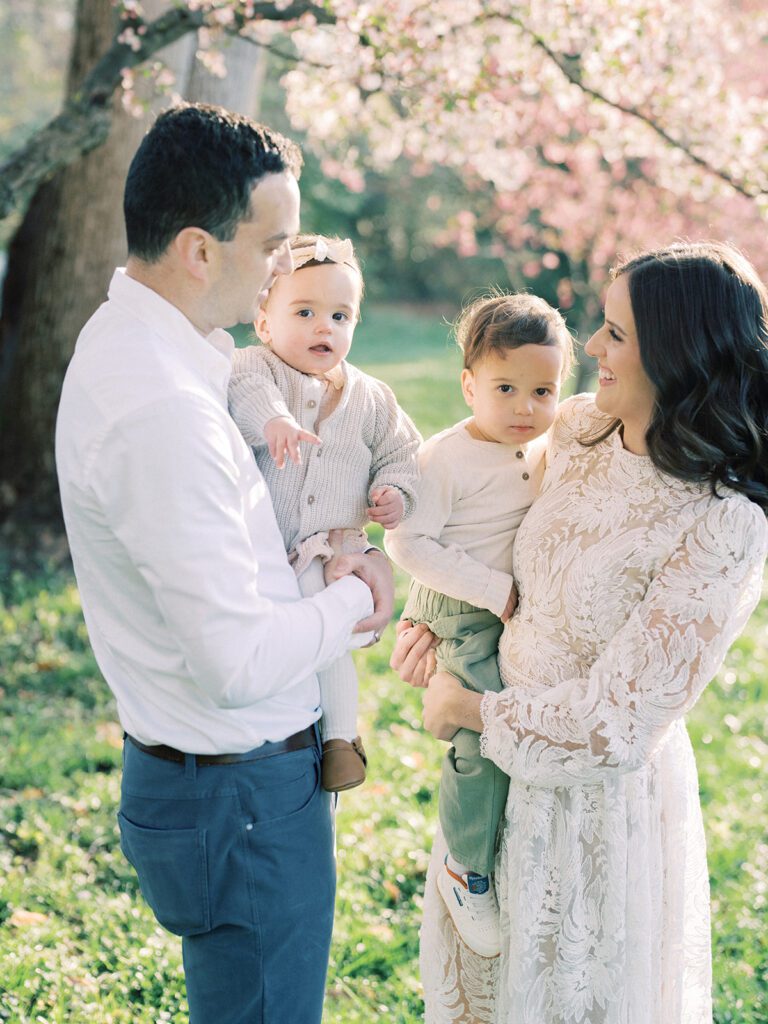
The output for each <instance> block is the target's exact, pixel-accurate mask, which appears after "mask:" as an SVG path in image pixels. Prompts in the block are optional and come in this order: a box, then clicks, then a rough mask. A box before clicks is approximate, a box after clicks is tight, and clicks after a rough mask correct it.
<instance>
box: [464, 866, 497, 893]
mask: <svg viewBox="0 0 768 1024" xmlns="http://www.w3.org/2000/svg"><path fill="white" fill-rule="evenodd" d="M490 884H491V880H490V878H489V877H488V875H476V874H475V872H474V871H468V872H467V889H469V891H470V892H473V893H474V894H475V895H476V896H482V895H483V894H484V893H486V892H488V889H489V888H490Z"/></svg>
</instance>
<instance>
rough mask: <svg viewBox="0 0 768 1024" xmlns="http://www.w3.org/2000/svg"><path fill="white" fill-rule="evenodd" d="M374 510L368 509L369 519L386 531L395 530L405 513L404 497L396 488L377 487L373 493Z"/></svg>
mask: <svg viewBox="0 0 768 1024" xmlns="http://www.w3.org/2000/svg"><path fill="white" fill-rule="evenodd" d="M371 501H372V502H373V508H369V509H368V518H369V519H370V520H371V522H373V523H378V524H379V525H380V526H383V527H384V529H385V530H394V528H395V527H396V526H397V524H398V523H399V522H400V520H401V519H402V518H403V513H404V512H405V503H404V502H403V496H402V494H401V493H400V491H398V489H397V488H396V487H377V488H376V489H375V490H373V491H371Z"/></svg>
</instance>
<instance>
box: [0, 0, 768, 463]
mask: <svg viewBox="0 0 768 1024" xmlns="http://www.w3.org/2000/svg"><path fill="white" fill-rule="evenodd" d="M116 7H117V8H118V10H119V13H120V18H121V24H120V27H119V31H118V33H117V34H116V36H115V37H114V39H113V42H112V44H111V45H110V46H109V47H108V48H107V50H106V51H105V52H104V54H103V55H102V57H101V58H100V59H98V60H97V61H96V63H95V64H94V66H93V68H92V70H91V72H90V73H89V74H88V75H86V77H85V79H84V80H83V82H82V85H81V87H80V88H79V89H78V90H76V91H75V92H73V93H72V95H70V96H69V98H68V99H67V102H66V104H65V106H64V108H63V109H62V112H61V114H60V115H59V116H58V117H57V118H55V119H54V120H53V121H52V122H51V123H50V124H49V125H48V126H46V127H45V128H43V129H42V130H40V131H39V132H37V133H35V134H34V135H33V136H32V137H31V138H30V139H29V140H28V142H27V143H26V145H25V146H24V147H23V148H22V149H21V150H20V151H19V152H17V153H16V154H15V155H14V156H12V157H11V158H10V160H9V161H8V162H7V163H6V164H5V165H4V167H2V168H0V216H5V215H7V214H8V213H9V211H11V210H13V209H18V208H20V207H21V208H23V206H24V204H25V203H26V202H28V200H29V197H30V195H31V194H32V192H33V190H34V189H35V188H37V186H38V185H39V184H40V183H41V182H42V181H44V180H45V179H46V178H47V177H49V176H50V175H51V174H53V173H54V172H56V171H57V170H59V169H60V168H61V167H63V166H66V165H67V164H69V163H71V162H72V161H73V160H74V159H76V158H78V157H79V156H80V154H82V153H83V152H87V151H89V150H93V149H94V148H96V147H98V146H99V145H101V144H102V142H103V141H104V139H105V138H106V136H107V134H108V132H109V127H110V123H111V119H112V105H111V98H112V97H113V96H114V95H116V94H120V95H122V101H123V105H124V106H125V107H127V108H129V109H130V108H131V106H132V105H133V104H134V103H135V93H134V85H135V80H136V76H137V74H142V75H143V74H145V73H146V72H149V73H151V74H152V75H153V76H154V77H155V79H156V82H157V84H158V87H159V88H162V89H164V90H165V91H166V94H167V96H168V98H169V101H170V100H171V99H172V98H173V97H174V89H175V83H174V81H173V79H172V76H171V75H170V74H169V72H168V69H167V68H164V67H163V66H162V65H161V64H160V62H159V61H158V59H157V57H158V54H159V52H160V51H161V50H162V48H163V47H166V46H168V44H170V43H172V42H174V41H176V40H178V39H181V38H182V37H184V36H187V35H189V34H191V33H196V34H197V36H198V46H199V53H200V58H201V59H202V60H203V61H204V62H205V64H206V66H207V67H208V68H209V69H210V70H213V71H215V72H218V73H223V72H224V71H225V61H224V54H225V44H226V42H227V40H228V39H230V38H231V37H232V36H237V37H238V38H239V39H241V40H246V41H248V42H250V43H252V44H253V46H254V47H256V48H258V49H259V50H261V51H262V52H263V51H273V52H275V53H278V54H280V55H281V56H282V57H286V56H287V57H288V59H289V60H290V63H291V68H290V70H289V71H288V72H287V73H286V74H285V75H284V78H283V85H284V88H285V94H286V103H287V112H288V115H289V117H290V120H291V123H292V124H293V125H294V127H295V128H296V129H299V130H301V131H302V132H304V133H305V138H306V144H307V145H308V146H310V147H311V148H312V149H314V150H316V151H317V152H318V153H319V154H322V156H323V158H324V161H325V164H324V166H325V167H326V169H327V171H328V173H331V174H334V175H335V176H337V177H338V178H340V180H342V181H344V182H345V183H346V184H347V185H348V186H349V187H351V188H354V189H360V188H362V187H364V175H365V173H366V169H367V168H373V169H376V170H377V171H378V172H382V171H386V169H387V168H390V167H392V166H393V164H394V163H395V161H398V163H399V164H400V163H401V162H402V159H403V158H405V159H406V160H407V161H409V164H410V166H411V167H412V169H413V171H412V173H414V174H420V175H424V174H426V173H428V172H429V169H430V168H433V167H438V166H439V167H442V168H446V167H447V168H452V169H454V170H455V172H456V173H458V174H460V175H461V176H462V178H463V179H464V180H465V181H466V184H467V189H468V193H467V194H468V201H467V209H466V210H465V211H464V212H463V213H461V214H460V215H458V216H456V217H454V218H453V220H452V221H451V222H449V223H447V224H445V225H444V226H443V228H442V229H441V232H440V233H439V234H438V235H437V236H436V238H435V242H436V243H437V244H450V245H453V246H455V247H456V248H457V249H458V250H459V251H461V252H463V253H465V254H467V255H470V254H471V253H472V252H474V251H476V248H477V245H478V237H480V235H479V232H481V233H482V235H483V236H485V235H488V233H489V230H490V234H491V236H492V238H493V241H492V243H491V248H492V250H493V251H494V252H496V253H497V254H498V255H500V256H501V257H502V258H503V259H504V260H505V261H506V262H507V263H508V265H509V266H510V269H514V270H515V272H516V273H522V274H524V275H526V276H528V277H530V278H535V277H536V276H537V274H538V273H539V272H540V271H541V270H542V268H544V269H548V270H550V271H555V270H557V271H558V272H560V271H562V275H561V281H560V298H561V303H562V305H563V306H566V307H567V306H568V305H569V303H570V302H571V301H572V300H573V297H574V295H576V294H577V293H581V294H582V295H586V296H592V301H593V302H596V299H595V298H594V297H595V296H596V294H597V290H598V289H599V287H600V285H601V282H602V281H603V280H604V277H605V273H606V268H607V267H608V266H609V264H610V263H611V262H612V261H613V259H614V258H615V256H616V253H617V252H618V251H620V250H623V249H627V248H633V247H636V246H643V245H648V244H653V243H655V242H666V241H668V240H669V239H670V237H674V236H681V235H682V236H689V237H695V236H700V235H712V236H719V237H726V238H729V239H731V240H733V241H734V242H736V243H737V244H739V245H741V246H742V247H743V248H744V249H745V250H746V251H747V253H748V255H750V256H751V258H752V259H753V260H754V261H755V262H756V263H757V264H758V266H759V267H760V268H761V269H762V270H763V272H766V271H768V255H766V252H765V250H766V247H765V245H764V237H765V229H766V220H768V99H767V98H766V97H767V96H768V90H767V89H766V86H768V70H766V69H767V68H768V62H767V61H766V60H765V56H766V54H765V44H764V42H763V40H765V39H766V38H768V11H766V9H765V7H764V4H762V3H761V2H759V0H527V2H526V0H520V2H513V0H483V2H481V0H429V2H424V0H364V2H362V3H361V2H353V0H275V2H273V3H259V2H256V0H186V2H177V3H176V4H175V5H174V6H172V7H170V8H169V9H168V10H167V11H165V12H164V13H163V14H161V15H160V16H159V17H156V18H153V19H150V18H148V17H146V16H145V14H144V12H143V10H142V8H141V6H140V4H139V3H138V2H136V0H121V2H118V3H116ZM0 337H1V335H0ZM73 341H74V339H71V340H70V342H69V343H70V344H72V343H73ZM39 343H40V344H45V340H44V339H39ZM2 358H3V352H2V345H0V361H2ZM6 398H7V396H6V395H3V394H0V404H2V403H3V402H4V401H5V400H6ZM56 399H57V395H55V394H52V395H51V397H50V402H51V409H53V408H54V407H55V403H56ZM46 459H47V462H46V461H45V459H44V460H43V463H42V464H44V465H48V466H50V454H49V453H48V454H47V455H46ZM38 461H39V459H38ZM2 462H3V464H1V465H0V481H2V480H3V479H8V478H9V467H8V466H7V465H6V464H5V459H3V460H2Z"/></svg>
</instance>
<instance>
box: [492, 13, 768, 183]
mask: <svg viewBox="0 0 768 1024" xmlns="http://www.w3.org/2000/svg"><path fill="white" fill-rule="evenodd" d="M508 20H509V21H512V22H514V24H515V25H517V26H518V28H520V29H522V31H523V33H524V34H525V35H527V36H528V38H529V39H530V40H531V41H532V42H533V45H534V46H535V47H537V48H538V49H539V50H541V51H542V52H543V53H545V54H546V55H547V57H549V59H550V60H551V61H552V62H553V63H554V64H556V65H557V67H558V68H559V69H560V71H562V73H563V75H565V77H566V78H567V79H568V81H569V82H571V83H572V84H573V85H575V86H577V87H578V88H579V89H581V91H582V92H583V93H584V94H585V95H587V96H591V97H592V99H595V100H598V101H599V102H600V103H605V104H607V106H609V107H613V109H614V110H619V111H621V113H622V114H626V115H627V116H628V117H633V118H635V119H636V120H638V121H641V122H642V123H643V124H645V125H647V127H649V128H650V129H651V130H652V131H653V132H655V133H656V134H657V135H658V136H659V138H660V139H663V140H664V142H665V143H666V144H667V145H668V146H671V147H672V148H673V149H678V150H680V152H682V153H685V155H686V156H687V157H688V159H689V160H690V161H691V162H692V163H694V164H696V166H697V167H701V168H702V170H704V171H706V172H707V173H708V174H712V175H714V176H715V177H716V178H719V179H720V180H721V181H724V182H725V183H726V184H728V185H730V186H731V188H732V189H734V191H736V192H738V193H740V195H743V196H746V198H747V199H757V197H758V196H761V195H765V194H766V192H765V191H764V190H763V189H758V190H757V191H754V190H752V189H750V188H748V187H747V186H746V185H745V184H744V183H743V182H742V181H739V180H738V179H737V178H734V177H733V175H732V174H729V173H728V171H726V170H723V168H721V167H714V166H713V165H712V164H710V163H709V162H708V161H707V160H705V159H704V158H703V157H700V156H698V154H696V153H694V152H693V150H692V149H691V148H690V146H687V145H686V144H685V143H684V142H682V141H681V140H680V139H676V138H675V137H674V136H673V135H670V133H669V132H668V131H667V130H666V128H663V127H662V126H661V125H660V124H658V122H656V121H655V120H654V119H653V118H652V117H651V116H650V115H649V114H645V113H644V112H643V111H642V110H640V109H639V108H638V107H633V106H631V105H630V104H628V103H622V102H621V101H619V100H612V99H609V98H608V97H607V96H606V95H605V94H604V93H602V92H600V91H599V90H598V89H593V88H592V87H591V86H589V85H586V84H585V83H584V81H583V79H582V76H581V68H580V65H579V62H578V61H577V60H574V59H573V58H570V57H567V56H566V55H565V54H562V53H557V52H556V51H555V50H553V49H552V48H551V47H550V46H549V45H548V44H547V43H546V42H545V41H544V40H543V39H542V38H541V36H539V35H537V34H536V33H535V32H534V31H533V30H532V29H530V28H528V26H527V25H525V24H524V23H523V22H522V21H519V20H518V19H517V18H511V17H510V18H508Z"/></svg>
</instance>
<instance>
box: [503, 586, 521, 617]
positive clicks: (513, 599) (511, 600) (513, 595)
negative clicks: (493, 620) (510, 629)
mask: <svg viewBox="0 0 768 1024" xmlns="http://www.w3.org/2000/svg"><path fill="white" fill-rule="evenodd" d="M515 608H517V587H516V586H515V584H514V583H513V584H512V589H511V590H510V592H509V597H508V598H507V603H506V605H505V606H504V611H503V612H502V613H501V616H500V618H501V621H502V622H508V621H509V620H510V619H511V618H512V613H513V612H514V610H515Z"/></svg>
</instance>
